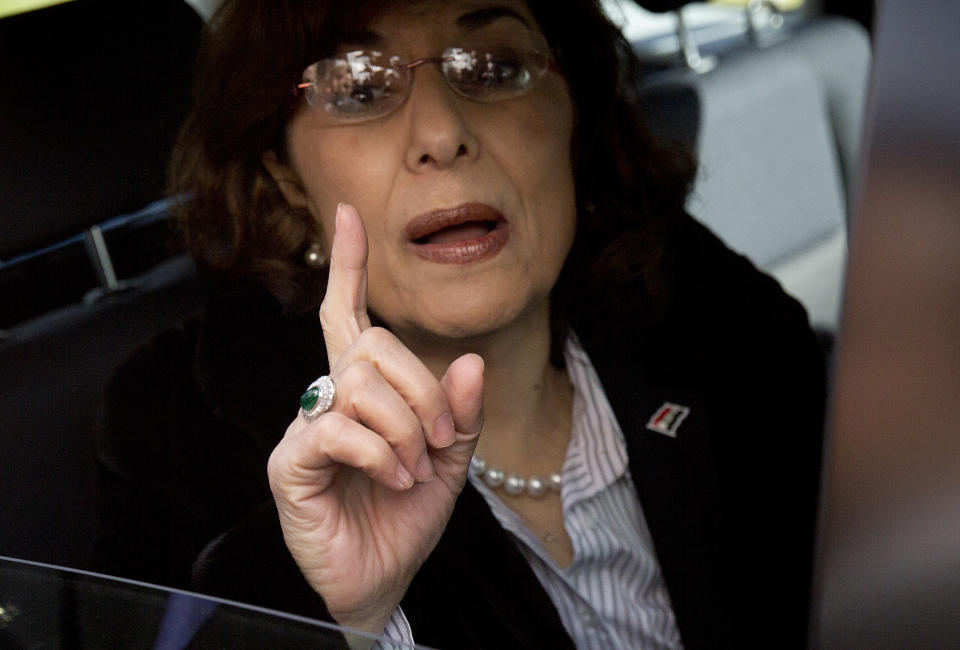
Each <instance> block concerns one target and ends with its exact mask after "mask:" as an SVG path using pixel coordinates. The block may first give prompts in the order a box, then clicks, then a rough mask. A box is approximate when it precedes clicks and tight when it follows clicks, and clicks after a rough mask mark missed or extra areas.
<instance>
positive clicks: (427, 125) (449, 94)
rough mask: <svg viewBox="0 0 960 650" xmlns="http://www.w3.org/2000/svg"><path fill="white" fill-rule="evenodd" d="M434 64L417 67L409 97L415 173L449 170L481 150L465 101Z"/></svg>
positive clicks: (410, 165)
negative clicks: (469, 120)
mask: <svg viewBox="0 0 960 650" xmlns="http://www.w3.org/2000/svg"><path fill="white" fill-rule="evenodd" d="M466 101H468V100H466V99H464V98H462V97H460V96H459V95H457V94H456V93H455V92H454V90H453V89H452V88H450V86H449V84H447V81H446V79H444V78H443V74H442V73H441V72H440V70H439V69H438V68H437V67H436V66H434V65H424V66H421V67H419V68H417V71H416V75H414V79H413V80H412V87H411V88H410V96H409V97H408V98H407V102H406V103H407V106H406V110H405V112H406V119H407V121H408V126H409V129H410V140H409V144H408V147H407V154H406V165H407V167H408V168H409V169H410V170H411V171H413V172H422V171H426V170H429V169H446V168H449V167H452V166H453V165H455V164H457V163H458V161H461V160H464V161H465V160H469V159H471V158H474V157H476V155H477V154H478V153H479V142H478V140H477V139H476V137H474V135H473V131H472V127H471V125H470V124H469V123H468V120H467V119H466V117H465V115H464V113H463V110H462V109H463V102H466Z"/></svg>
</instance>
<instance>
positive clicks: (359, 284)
mask: <svg viewBox="0 0 960 650" xmlns="http://www.w3.org/2000/svg"><path fill="white" fill-rule="evenodd" d="M367 251H368V249H367V231H366V229H365V228H364V227H363V220H362V219H361V218H360V214H359V213H358V212H357V210H356V208H354V207H353V206H352V205H348V204H346V203H341V204H340V205H338V206H337V218H336V227H335V231H334V233H333V245H332V247H331V251H330V275H329V279H328V280H327V293H326V295H325V296H324V298H323V304H321V305H320V325H321V326H322V327H323V338H324V341H325V342H326V345H327V358H328V359H329V361H330V368H331V369H332V368H333V367H334V365H335V364H336V362H337V359H339V358H340V355H341V354H343V351H344V350H346V349H347V348H348V347H349V346H350V344H351V343H353V342H354V341H356V340H357V338H358V337H359V336H360V333H361V332H363V330H365V329H367V328H368V327H370V317H369V316H368V315H367Z"/></svg>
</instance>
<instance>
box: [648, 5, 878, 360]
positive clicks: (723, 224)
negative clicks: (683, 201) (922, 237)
mask: <svg viewBox="0 0 960 650" xmlns="http://www.w3.org/2000/svg"><path fill="white" fill-rule="evenodd" d="M638 4H639V5H641V6H643V7H645V8H647V9H649V10H651V11H658V12H663V11H674V12H676V14H675V15H676V16H677V18H678V20H677V24H678V27H682V28H683V29H680V30H679V31H678V34H677V35H676V36H674V37H673V38H674V40H675V45H674V47H673V55H672V57H670V61H671V65H666V66H665V65H664V61H663V56H662V55H661V56H659V57H658V58H654V57H650V56H647V61H648V65H647V71H646V72H645V73H644V75H643V77H642V78H641V79H640V80H638V83H639V85H640V92H641V95H642V97H643V100H644V102H645V105H646V107H647V109H648V115H649V118H650V120H651V122H652V125H653V127H654V129H655V131H656V132H658V133H659V134H661V135H664V136H666V137H670V138H673V139H676V140H679V141H681V142H684V143H686V144H688V145H690V146H692V147H693V148H694V150H695V151H696V153H697V156H698V159H699V166H700V169H699V173H698V178H697V181H696V184H695V187H694V189H693V192H692V194H691V196H690V199H689V201H688V209H689V210H690V212H691V213H692V214H693V215H694V216H695V217H697V218H698V219H699V220H701V221H702V222H704V223H705V224H706V225H707V226H709V227H710V228H711V229H713V230H714V231H715V232H716V233H717V234H718V235H719V236H720V237H722V238H723V239H724V240H725V241H726V242H727V244H728V245H730V246H731V247H732V248H733V249H735V250H737V251H739V252H741V253H743V254H745V255H746V256H747V257H749V258H750V259H751V260H752V261H753V262H754V263H755V264H756V265H757V266H758V267H760V268H761V269H763V270H765V271H767V272H768V273H770V274H771V275H773V276H774V277H776V278H777V279H778V280H779V281H780V283H781V284H782V285H783V287H784V288H785V289H786V291H787V292H788V293H791V294H793V295H794V296H795V297H797V298H798V299H799V300H800V301H801V302H802V303H803V304H804V306H805V307H806V309H807V312H808V314H809V316H810V319H811V322H812V324H813V325H814V327H815V328H817V329H819V330H820V332H821V334H822V337H823V340H824V342H825V345H827V346H828V347H829V342H830V340H831V335H832V333H833V332H834V331H835V329H836V326H837V320H838V315H839V306H840V301H841V294H842V286H843V271H844V266H845V257H846V218H847V203H848V196H849V189H850V184H851V178H852V177H853V173H854V171H855V170H854V168H855V166H856V161H857V158H858V142H859V137H860V131H861V122H862V115H863V110H864V102H865V95H866V88H867V81H868V73H869V66H870V43H869V38H868V35H867V33H866V31H865V30H864V29H863V27H862V26H861V25H859V24H857V23H855V22H854V21H852V20H849V19H845V18H838V17H829V16H824V17H817V18H814V19H813V20H809V21H802V22H800V23H799V24H795V25H791V23H790V21H784V20H783V17H782V16H781V17H780V19H779V20H777V21H775V22H774V21H770V22H772V25H770V24H767V25H758V24H757V23H756V18H755V16H754V14H755V13H756V12H757V5H758V4H759V5H769V4H770V3H756V2H750V3H749V7H748V9H746V10H745V11H744V12H743V23H744V28H742V29H741V30H740V32H739V35H738V36H735V37H729V36H728V37H726V38H722V39H715V40H712V41H707V40H703V41H701V42H699V43H698V42H697V36H698V34H697V32H696V30H695V29H687V28H686V27H685V23H684V22H683V20H682V16H683V7H684V6H685V5H687V4H689V3H688V2H684V1H681V0H676V1H671V0H638ZM766 9H767V10H768V11H770V9H769V7H767V8H766ZM769 15H771V16H776V15H777V14H776V13H770V14H769ZM773 25H780V27H779V28H777V27H774V26H773ZM681 46H682V47H681ZM635 47H636V48H637V50H638V52H639V53H640V55H641V56H642V57H643V56H644V55H645V53H649V48H646V47H645V44H644V43H642V42H638V43H635ZM705 62H706V63H705Z"/></svg>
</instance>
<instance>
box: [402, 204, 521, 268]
mask: <svg viewBox="0 0 960 650" xmlns="http://www.w3.org/2000/svg"><path fill="white" fill-rule="evenodd" d="M405 231H406V235H407V240H408V241H409V242H410V245H411V247H412V248H413V250H414V252H415V253H416V254H417V255H418V256H419V257H421V258H423V259H425V260H428V261H430V262H437V263H440V264H466V263H468V262H474V261H477V260H480V259H484V258H487V257H490V256H493V255H496V254H497V252H499V251H500V249H501V248H503V246H504V244H506V243H507V239H508V238H509V228H508V224H507V220H506V219H504V217H503V215H502V214H500V212H499V211H498V210H496V209H495V208H493V207H491V206H489V205H487V204H485V203H464V204H462V205H458V206H456V207H454V208H447V209H442V210H433V211H431V212H426V213H424V214H422V215H419V216H417V217H415V218H414V219H413V220H411V221H410V222H409V223H408V224H407V227H406V229H405Z"/></svg>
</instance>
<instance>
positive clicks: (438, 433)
mask: <svg viewBox="0 0 960 650" xmlns="http://www.w3.org/2000/svg"><path fill="white" fill-rule="evenodd" d="M456 439H457V432H456V430H455V429H454V428H453V416H451V415H450V414H449V413H444V414H443V415H441V416H440V417H438V418H437V421H436V422H434V423H433V441H434V444H435V445H436V446H437V447H441V448H442V447H449V446H450V445H452V444H453V443H454V442H455V441H456Z"/></svg>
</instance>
